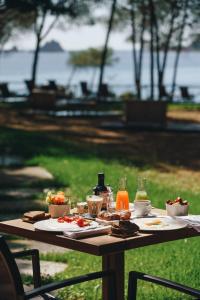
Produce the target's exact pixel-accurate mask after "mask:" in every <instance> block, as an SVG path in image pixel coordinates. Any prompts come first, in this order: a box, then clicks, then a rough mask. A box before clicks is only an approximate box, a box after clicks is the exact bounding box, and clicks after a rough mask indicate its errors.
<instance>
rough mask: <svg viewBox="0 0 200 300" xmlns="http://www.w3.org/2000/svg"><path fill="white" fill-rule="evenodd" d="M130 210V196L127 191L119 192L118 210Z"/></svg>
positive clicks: (117, 199)
mask: <svg viewBox="0 0 200 300" xmlns="http://www.w3.org/2000/svg"><path fill="white" fill-rule="evenodd" d="M128 209H129V196H128V192H127V191H120V190H119V191H118V192H117V198H116V210H128Z"/></svg>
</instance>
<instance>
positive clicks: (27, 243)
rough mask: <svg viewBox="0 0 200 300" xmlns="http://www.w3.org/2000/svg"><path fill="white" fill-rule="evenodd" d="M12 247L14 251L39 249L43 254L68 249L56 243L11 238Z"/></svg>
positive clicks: (62, 251) (10, 244) (61, 251)
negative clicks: (49, 243) (48, 243)
mask: <svg viewBox="0 0 200 300" xmlns="http://www.w3.org/2000/svg"><path fill="white" fill-rule="evenodd" d="M8 243H9V246H10V248H11V249H12V250H13V251H21V250H24V249H34V248H35V249H38V250H39V251H40V253H41V254H46V253H47V252H59V253H64V252H66V251H68V250H67V249H66V248H62V247H57V246H54V245H48V247H47V244H45V243H41V242H37V241H32V240H26V239H24V240H10V241H8Z"/></svg>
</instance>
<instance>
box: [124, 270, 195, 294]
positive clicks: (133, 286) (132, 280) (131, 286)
mask: <svg viewBox="0 0 200 300" xmlns="http://www.w3.org/2000/svg"><path fill="white" fill-rule="evenodd" d="M138 279H139V280H143V281H147V282H152V283H155V284H159V285H162V286H165V287H167V288H170V289H173V290H176V291H179V292H181V293H184V294H187V295H190V296H192V297H194V299H196V300H199V299H200V291H199V290H197V289H193V288H190V287H187V286H184V285H182V284H179V283H175V282H173V281H170V280H167V279H164V278H160V277H156V276H152V275H148V274H144V273H140V272H135V271H131V272H130V273H129V281H128V300H136V299H137V280H138Z"/></svg>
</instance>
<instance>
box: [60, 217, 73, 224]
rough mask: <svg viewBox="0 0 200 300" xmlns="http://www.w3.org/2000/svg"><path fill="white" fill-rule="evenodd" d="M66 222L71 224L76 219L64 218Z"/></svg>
mask: <svg viewBox="0 0 200 300" xmlns="http://www.w3.org/2000/svg"><path fill="white" fill-rule="evenodd" d="M63 219H64V221H65V222H67V223H71V222H73V221H74V218H73V217H68V216H64V218H63Z"/></svg>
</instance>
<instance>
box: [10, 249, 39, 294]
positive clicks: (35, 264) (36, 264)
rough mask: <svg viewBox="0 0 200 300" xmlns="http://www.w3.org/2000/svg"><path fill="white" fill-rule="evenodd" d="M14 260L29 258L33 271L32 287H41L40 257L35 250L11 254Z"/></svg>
mask: <svg viewBox="0 0 200 300" xmlns="http://www.w3.org/2000/svg"><path fill="white" fill-rule="evenodd" d="M12 255H13V256H14V258H15V259H16V258H21V257H26V256H31V260H32V269H33V285H34V287H35V288H37V287H39V286H41V274H40V257H39V251H38V250H37V249H29V250H23V251H19V252H14V253H12Z"/></svg>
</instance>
